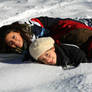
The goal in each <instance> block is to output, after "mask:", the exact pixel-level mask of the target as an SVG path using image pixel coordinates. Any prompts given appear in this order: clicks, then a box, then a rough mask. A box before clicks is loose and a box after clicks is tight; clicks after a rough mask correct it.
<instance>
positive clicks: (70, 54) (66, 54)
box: [55, 44, 88, 69]
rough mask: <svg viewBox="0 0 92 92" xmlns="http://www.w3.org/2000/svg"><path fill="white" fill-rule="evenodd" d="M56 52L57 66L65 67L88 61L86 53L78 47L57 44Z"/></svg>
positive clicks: (72, 66)
mask: <svg viewBox="0 0 92 92" xmlns="http://www.w3.org/2000/svg"><path fill="white" fill-rule="evenodd" d="M55 52H56V54H57V63H56V65H57V66H62V67H63V68H64V69H69V68H74V67H77V66H78V65H79V64H80V63H85V62H88V61H87V58H86V55H85V53H84V52H83V51H82V50H81V49H80V48H78V47H76V46H73V45H69V44H62V45H60V46H58V45H57V44H55Z"/></svg>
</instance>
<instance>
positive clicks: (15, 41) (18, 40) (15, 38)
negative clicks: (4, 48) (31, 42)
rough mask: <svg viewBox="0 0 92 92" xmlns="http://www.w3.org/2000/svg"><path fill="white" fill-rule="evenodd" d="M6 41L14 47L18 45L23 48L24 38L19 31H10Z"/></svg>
mask: <svg viewBox="0 0 92 92" xmlns="http://www.w3.org/2000/svg"><path fill="white" fill-rule="evenodd" d="M5 41H6V43H7V45H8V46H10V47H12V48H16V47H19V48H22V46H23V39H22V37H21V35H20V33H18V32H13V31H11V32H10V33H8V34H7V35H6V37H5Z"/></svg>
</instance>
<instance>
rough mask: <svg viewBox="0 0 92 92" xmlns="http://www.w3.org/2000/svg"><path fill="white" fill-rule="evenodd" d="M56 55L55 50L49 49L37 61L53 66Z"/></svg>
mask: <svg viewBox="0 0 92 92" xmlns="http://www.w3.org/2000/svg"><path fill="white" fill-rule="evenodd" d="M56 59H57V56H56V53H55V48H51V49H50V50H48V51H46V52H45V53H43V54H42V55H41V56H40V57H39V58H38V60H39V61H41V62H42V63H44V64H50V65H55V64H56Z"/></svg>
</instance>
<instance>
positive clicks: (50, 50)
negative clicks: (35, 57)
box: [39, 49, 53, 58]
mask: <svg viewBox="0 0 92 92" xmlns="http://www.w3.org/2000/svg"><path fill="white" fill-rule="evenodd" d="M52 51H53V50H52V49H49V50H47V51H45V52H44V53H43V54H42V55H41V56H40V57H39V58H42V57H43V56H44V55H45V54H47V53H49V52H52ZM51 54H52V53H51Z"/></svg>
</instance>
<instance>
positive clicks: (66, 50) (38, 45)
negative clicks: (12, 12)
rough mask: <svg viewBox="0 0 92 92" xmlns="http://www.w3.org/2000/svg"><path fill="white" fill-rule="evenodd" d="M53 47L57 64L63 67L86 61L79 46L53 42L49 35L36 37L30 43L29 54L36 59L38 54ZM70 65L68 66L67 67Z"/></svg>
mask: <svg viewBox="0 0 92 92" xmlns="http://www.w3.org/2000/svg"><path fill="white" fill-rule="evenodd" d="M52 47H55V52H56V55H57V63H56V65H57V66H62V67H63V68H64V69H65V68H71V67H77V66H78V65H79V64H80V63H83V62H87V58H86V56H85V54H84V53H83V52H82V51H81V50H80V48H79V47H77V46H75V45H71V44H61V45H60V46H59V45H57V44H54V40H53V39H52V38H50V37H45V38H38V39H36V40H35V41H34V42H33V43H32V44H31V45H30V49H29V50H30V54H31V55H32V56H33V57H34V58H35V59H36V60H37V59H38V57H39V56H40V55H42V54H43V53H44V52H46V51H47V50H49V49H50V48H52ZM68 66H70V67H68Z"/></svg>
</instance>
